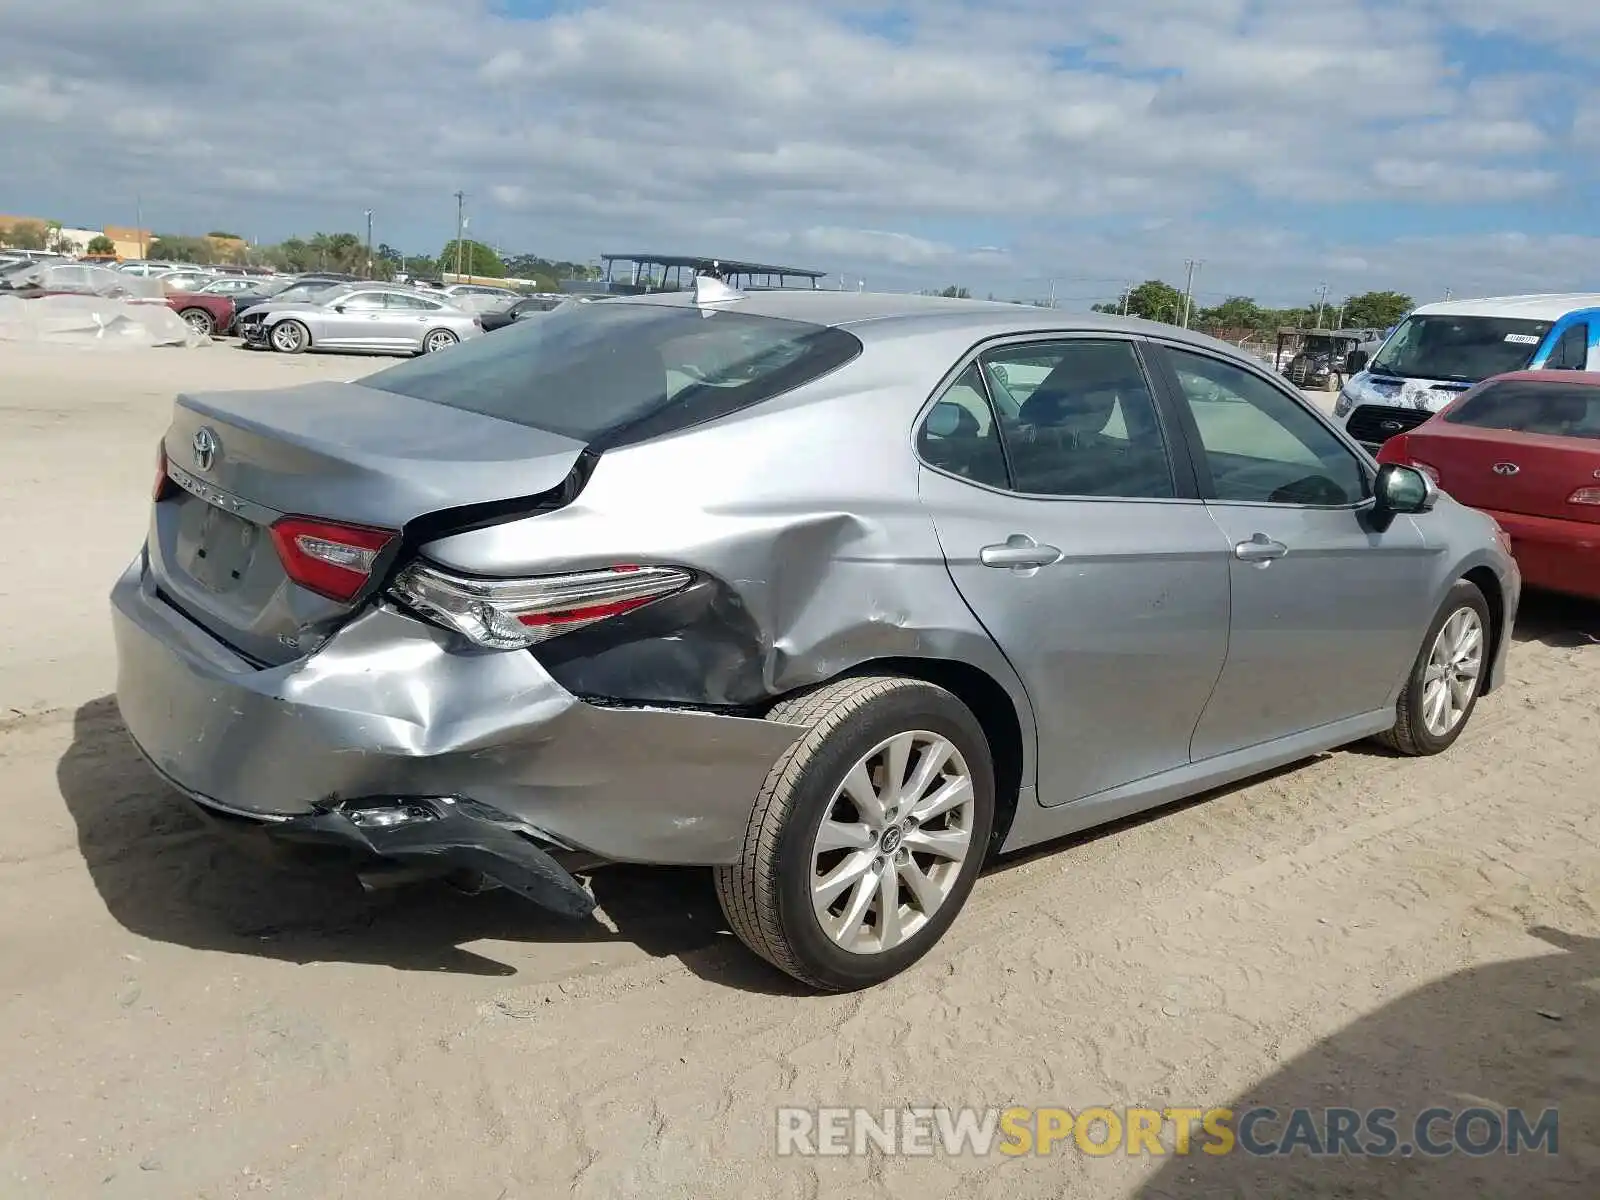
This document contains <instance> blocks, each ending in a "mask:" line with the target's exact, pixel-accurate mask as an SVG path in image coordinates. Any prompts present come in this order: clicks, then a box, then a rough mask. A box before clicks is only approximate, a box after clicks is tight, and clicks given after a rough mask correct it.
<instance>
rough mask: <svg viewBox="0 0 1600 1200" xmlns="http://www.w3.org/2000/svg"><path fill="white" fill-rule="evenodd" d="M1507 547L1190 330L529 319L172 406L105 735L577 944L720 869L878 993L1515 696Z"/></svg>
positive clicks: (318, 840)
mask: <svg viewBox="0 0 1600 1200" xmlns="http://www.w3.org/2000/svg"><path fill="white" fill-rule="evenodd" d="M1519 592H1520V581H1519V576H1518V574H1517V570H1516V567H1515V564H1514V562H1513V560H1512V558H1511V556H1510V554H1509V553H1508V550H1507V545H1506V541H1505V538H1504V535H1503V534H1502V533H1501V531H1500V530H1499V529H1498V527H1497V526H1496V525H1495V524H1494V523H1493V521H1491V520H1490V519H1489V518H1487V517H1485V516H1483V515H1481V514H1479V513H1477V512H1474V511H1472V510H1469V509H1466V508H1463V507H1460V506H1458V505H1456V504H1455V503H1453V502H1452V501H1451V500H1450V499H1449V498H1448V497H1446V496H1443V495H1441V494H1440V493H1438V492H1437V490H1436V489H1435V488H1434V486H1433V484H1432V481H1431V480H1429V479H1428V478H1427V477H1426V476H1425V475H1423V474H1420V473H1418V472H1416V471H1413V470H1411V469H1409V468H1407V467H1403V466H1385V467H1382V468H1379V467H1378V466H1377V465H1376V464H1375V463H1374V462H1373V461H1372V460H1371V459H1370V458H1369V457H1368V456H1367V455H1366V453H1365V452H1364V451H1362V450H1361V449H1360V448H1359V447H1358V446H1357V445H1355V444H1354V443H1352V442H1351V441H1349V440H1348V439H1347V438H1346V437H1345V435H1344V434H1343V433H1342V432H1340V431H1339V430H1338V429H1336V428H1335V427H1334V426H1333V425H1332V424H1331V423H1330V422H1329V421H1327V420H1325V419H1324V418H1323V417H1322V416H1321V414H1319V413H1318V412H1316V411H1315V410H1314V409H1313V408H1311V407H1310V406H1309V405H1308V404H1307V403H1306V402H1305V401H1304V400H1303V398H1302V397H1301V396H1300V395H1299V394H1298V393H1295V392H1293V391H1291V390H1289V389H1287V388H1286V387H1285V386H1284V385H1283V383H1282V382H1281V381H1280V380H1279V379H1277V378H1276V377H1275V376H1274V375H1273V374H1272V373H1271V372H1269V371H1267V370H1265V369H1264V368H1262V367H1261V366H1259V365H1258V364H1256V363H1254V362H1252V361H1250V360H1248V359H1246V358H1243V357H1241V356H1240V355H1239V354H1237V353H1236V352H1235V351H1233V350H1232V349H1231V348H1230V347H1228V346H1226V345H1224V344H1222V343H1219V342H1214V341H1211V340H1209V339H1207V338H1203V337H1200V336H1197V335H1192V334H1189V333H1187V332H1185V331H1181V330H1178V329H1175V328H1172V327H1169V326H1164V325H1151V324H1146V323H1143V322H1138V321H1131V320H1126V319H1118V318H1114V317H1099V316H1091V317H1077V316H1068V315H1066V314H1064V313H1059V312H1056V311H1054V310H1041V309H1029V308H1023V307H1020V306H1015V305H1004V304H982V303H975V302H967V301H951V300H940V299H933V298H921V297H907V296H873V295H862V294H855V293H849V294H843V293H826V292H752V293H749V294H745V293H741V292H738V291H734V290H732V289H730V288H728V287H726V286H725V285H723V284H720V283H718V282H716V281H713V280H701V281H700V282H699V284H698V286H697V288H696V290H694V291H692V292H682V293H672V294H666V295H656V296H644V297H637V298H630V299H614V300H606V301H603V302H601V303H596V304H588V305H579V306H574V307H572V308H570V309H568V310H563V311H560V312H556V313H551V314H549V315H548V316H547V317H545V318H543V319H542V320H540V321H537V322H528V323H525V324H522V325H519V326H517V327H516V328H513V329H508V330H506V331H504V332H503V333H500V334H497V335H496V336H495V337H492V338H484V339H480V340H479V341H477V342H475V343H471V344H467V345H463V346H460V347H457V348H454V349H452V350H450V351H448V352H446V353H444V354H438V355H429V356H427V357H426V358H422V359H419V360H416V361H413V362H409V363H405V364H401V365H398V366H395V367H391V368H388V369H386V370H382V371H380V372H378V373H376V374H374V375H371V376H369V377H367V378H365V379H363V380H361V381H359V382H357V383H308V384H303V385H300V386H297V387H290V388H285V389H282V390H277V391H263V392H248V393H226V394H193V395H183V396H180V397H179V398H178V400H177V403H176V406H175V411H174V415H173V420H172V424H171V426H170V428H169V429H168V431H167V433H166V435H165V437H164V439H163V441H162V444H161V449H160V457H159V465H158V470H157V474H156V479H155V488H154V506H153V512H152V519H151V523H150V530H149V535H148V539H147V540H146V543H145V545H144V547H143V549H142V550H141V551H140V553H139V555H138V557H137V559H136V560H135V561H134V562H133V563H132V564H131V565H130V566H129V568H128V570H127V572H126V573H125V574H124V575H123V576H122V578H121V579H120V580H119V581H118V582H117V584H116V586H115V589H114V591H113V595H112V606H113V612H114V619H115V626H116V641H117V652H118V657H119V682H118V700H119V703H120V705H121V710H122V713H123V717H124V720H125V721H126V724H127V727H128V729H129V731H130V732H131V733H132V735H133V737H134V739H135V741H136V742H137V743H138V745H139V747H140V748H141V750H142V751H143V753H144V755H145V756H146V758H147V759H148V760H149V761H150V763H151V764H152V765H153V766H154V768H155V769H156V770H157V771H159V772H160V773H161V775H162V776H163V777H165V778H166V779H167V780H169V781H170V782H171V783H172V784H173V785H174V786H175V787H177V788H178V789H179V790H180V791H182V792H183V793H184V794H185V795H186V796H188V797H189V798H190V800H192V801H193V802H194V803H195V804H196V805H198V806H199V807H200V808H201V809H202V810H204V811H205V812H206V813H208V814H210V815H211V816H213V817H215V818H216V819H217V820H218V821H220V822H223V823H224V824H228V825H231V826H235V827H240V828H243V829H245V830H248V831H249V832H250V834H251V836H252V837H253V838H255V839H256V840H258V841H260V842H261V843H262V844H273V845H276V846H278V847H282V848H292V849H295V850H297V851H303V852H306V853H310V854H316V855H328V856H331V857H334V858H336V859H339V860H347V861H349V862H350V863H352V864H354V865H355V866H356V867H357V868H358V869H359V870H361V871H362V872H364V873H365V874H366V875H368V877H375V876H381V875H382V874H383V873H384V872H385V871H388V872H392V873H394V874H396V875H406V874H410V875H415V874H418V873H435V874H439V875H454V876H457V877H461V878H470V879H476V880H479V881H486V882H488V883H491V884H496V885H499V886H502V887H506V888H510V889H512V890H514V891H516V892H518V893H520V894H522V895H524V896H527V897H528V898H530V899H531V900H533V901H535V902H537V903H539V904H541V905H544V906H546V907H547V908H550V909H553V910H555V911H557V912H561V913H564V914H568V915H571V916H574V917H584V916H586V915H587V914H589V912H590V911H591V909H592V907H593V901H592V899H591V897H590V895H589V893H588V891H587V889H586V887H585V886H584V884H583V883H582V882H581V879H582V877H583V876H585V875H587V874H588V873H589V872H591V871H593V870H595V869H601V868H603V866H604V864H606V863H616V862H634V863H655V864H679V865H703V866H707V867H711V868H713V869H714V870H715V874H716V879H717V887H718V891H719V894H720V896H721V900H722V904H723V908H724V911H725V913H726V916H727V919H728V922H729V924H730V926H731V928H732V929H733V931H734V932H735V933H736V934H737V935H738V936H739V937H740V938H741V939H743V940H744V942H745V943H747V944H748V945H749V946H750V947H751V948H752V949H753V950H754V951H756V952H757V953H758V954H760V955H762V956H763V957H765V958H766V959H768V960H769V961H770V962H772V963H773V964H775V965H776V966H778V967H780V968H781V969H783V970H785V971H787V972H789V973H791V974H792V975H794V976H796V977H797V978H799V979H801V980H803V981H805V982H807V983H809V984H810V985H812V986H814V987H817V988H822V989H832V990H844V989H851V988H859V987H863V986H867V985H870V984H873V983H876V982H878V981H881V980H883V979H886V978H888V977H890V976H892V975H894V974H895V973H896V972H899V971H901V970H904V969H905V968H906V967H907V966H909V965H910V964H911V963H913V962H915V961H916V960H917V959H918V958H919V957H921V956H922V955H923V954H924V953H926V952H927V951H928V949H929V948H930V947H931V946H932V945H933V944H934V943H935V942H936V941H937V940H938V939H939V938H940V936H941V935H942V934H943V933H944V932H945V930H946V929H947V928H949V926H950V924H951V922H952V921H953V920H954V919H955V918H956V915H957V913H958V911H959V910H960V909H961V907H962V905H963V903H964V902H965V901H966V899H967V897H968V894H969V893H970V892H971V890H972V888H973V885H974V883H975V881H976V879H977V876H978V874H979V872H980V870H981V868H982V866H983V863H984V861H985V860H986V859H987V858H988V857H989V856H991V855H992V854H994V853H999V852H1004V851H1009V850H1014V849H1017V848H1019V847H1023V846H1028V845H1033V844H1037V843H1040V842H1043V841H1047V840H1049V839H1052V838H1057V837H1061V836H1063V835H1065V834H1069V833H1073V832H1075V831H1078V830H1081V829H1085V828H1087V827H1090V826H1093V825H1098V824H1101V823H1103V822H1106V821H1110V820H1114V819H1117V818H1120V817H1124V816H1127V815H1128V814H1131V813H1134V812H1137V811H1139V810H1142V809H1147V808H1152V807H1155V806H1158V805H1161V804H1164V803H1167V802H1170V801H1173V800H1176V799H1179V798H1181V797H1184V796H1188V795H1192V794H1194V793H1197V792H1201V791H1204V790H1205V789H1208V788H1212V787H1216V786H1218V785H1220V784H1224V783H1227V782H1229V781H1232V780H1236V779H1240V778H1242V777H1245V776H1248V775H1251V774H1253V773H1257V772H1260V771H1263V770H1266V769H1269V768H1273V767H1276V766H1279V765H1282V764H1285V763H1289V762H1292V761H1294V760H1297V759H1301V758H1304V757H1307V756H1309V755H1311V754H1314V753H1316V752H1319V751H1322V750H1325V749H1328V748H1331V747H1334V746H1338V745H1340V744H1343V743H1347V742H1351V741H1355V740H1358V739H1361V738H1366V737H1372V736H1379V737H1382V738H1384V739H1385V740H1387V742H1388V743H1389V744H1390V745H1391V746H1392V747H1394V748H1395V749H1396V750H1398V751H1400V752H1402V753H1407V754H1431V753H1437V752H1439V751H1441V750H1444V749H1445V748H1446V747H1448V746H1449V745H1451V743H1452V742H1454V741H1455V739H1456V738H1457V736H1458V735H1459V734H1460V733H1461V730H1462V728H1463V727H1464V726H1465V724H1466V723H1467V720H1468V718H1469V716H1470V715H1471V712H1472V710H1473V706H1474V705H1475V703H1476V701H1477V699H1478V697H1479V695H1480V694H1482V693H1485V692H1488V691H1489V690H1491V689H1492V688H1493V687H1494V686H1495V685H1496V684H1497V683H1498V682H1499V680H1500V679H1501V677H1502V675H1503V673H1504V665H1505V656H1506V652H1507V647H1508V645H1509V642H1510V638H1509V637H1508V636H1507V631H1508V630H1509V629H1510V627H1511V624H1512V621H1513V618H1514V616H1515V612H1516V607H1517V602H1518V596H1519Z"/></svg>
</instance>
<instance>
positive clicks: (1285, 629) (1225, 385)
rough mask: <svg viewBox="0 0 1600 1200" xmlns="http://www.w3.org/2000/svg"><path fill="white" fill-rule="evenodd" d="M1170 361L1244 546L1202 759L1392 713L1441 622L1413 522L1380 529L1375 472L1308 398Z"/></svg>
mask: <svg viewBox="0 0 1600 1200" xmlns="http://www.w3.org/2000/svg"><path fill="white" fill-rule="evenodd" d="M1158 353H1160V354H1161V355H1162V356H1163V358H1164V361H1165V363H1166V364H1167V365H1168V367H1169V368H1170V372H1171V373H1170V374H1169V375H1167V376H1166V378H1167V380H1168V382H1169V386H1174V387H1175V390H1176V391H1177V393H1178V395H1179V398H1180V399H1181V400H1182V412H1183V416H1184V419H1185V421H1186V423H1188V424H1189V427H1190V436H1189V441H1190V443H1191V445H1192V446H1193V447H1194V459H1195V462H1194V466H1195V470H1196V473H1197V475H1198V476H1199V477H1200V481H1201V488H1202V489H1203V490H1204V494H1205V495H1206V496H1207V497H1208V500H1207V504H1208V507H1209V508H1210V510H1211V515H1212V516H1213V517H1214V518H1215V520H1216V523H1217V524H1218V525H1219V526H1220V527H1221V528H1222V530H1223V532H1224V533H1225V534H1226V535H1227V542H1228V546H1229V547H1230V549H1231V555H1230V560H1229V566H1230V571H1231V575H1232V581H1233V615H1232V621H1231V633H1230V637H1229V642H1228V661H1227V665H1226V667H1224V668H1223V671H1222V677H1221V679H1219V680H1218V681H1217V687H1216V691H1215V692H1214V693H1213V694H1212V697H1211V700H1210V702H1209V703H1208V704H1207V705H1206V709H1205V713H1204V715H1203V716H1202V717H1201V718H1200V723H1199V726H1198V728H1197V729H1196V730H1195V735H1194V744H1193V747H1192V753H1193V756H1194V758H1195V760H1196V761H1199V760H1202V759H1206V758H1211V757H1213V756H1215V755H1218V754H1226V753H1228V752H1229V751H1232V750H1240V749H1243V748H1245V747H1248V746H1255V745H1259V744H1261V743H1263V742H1269V741H1272V740H1274V739H1276V738H1280V737H1286V736H1288V735H1291V734H1294V733H1299V732H1302V731H1304V730H1308V729H1314V728H1316V727H1318V726H1321V725H1327V724H1330V723H1332V722H1335V721H1339V720H1343V719H1345V718H1347V717H1354V716H1359V715H1362V714H1365V713H1370V712H1374V711H1377V710H1379V709H1382V708H1383V707H1384V706H1385V705H1387V704H1389V703H1391V702H1392V700H1393V697H1394V694H1395V692H1396V690H1397V689H1398V687H1399V685H1400V683H1401V681H1402V680H1403V679H1404V678H1405V676H1406V673H1407V671H1408V670H1409V669H1410V667H1411V664H1412V662H1413V660H1414V659H1415V657H1416V654H1417V650H1418V647H1419V646H1420V644H1421V639H1422V636H1423V633H1424V632H1425V630H1426V627H1427V624H1428V621H1429V620H1430V618H1431V617H1432V612H1431V610H1430V608H1429V606H1430V604H1431V600H1430V594H1431V588H1430V571H1429V558H1430V552H1429V551H1428V550H1427V549H1426V547H1425V545H1424V542H1423V538H1422V534H1421V533H1420V531H1419V530H1418V529H1417V527H1416V525H1415V524H1414V523H1413V522H1412V520H1411V518H1409V517H1400V518H1398V519H1397V520H1395V521H1394V522H1393V523H1392V524H1391V525H1390V526H1389V528H1388V529H1386V530H1384V531H1381V532H1380V531H1377V530H1375V529H1374V528H1373V527H1372V525H1371V522H1370V521H1369V519H1368V514H1369V513H1370V510H1371V500H1370V496H1371V480H1372V473H1371V471H1370V469H1369V468H1368V466H1367V465H1366V464H1365V463H1364V462H1363V460H1362V459H1360V458H1359V457H1358V456H1357V455H1356V453H1355V452H1354V451H1353V450H1352V449H1350V447H1349V446H1347V445H1346V444H1345V443H1344V442H1343V441H1342V440H1341V439H1340V438H1339V437H1338V436H1337V435H1335V434H1334V432H1333V431H1332V430H1331V429H1330V428H1329V427H1328V426H1327V425H1326V424H1325V423H1324V422H1323V421H1322V420H1321V419H1320V418H1318V417H1317V415H1316V414H1315V413H1313V412H1312V411H1311V409H1310V408H1309V407H1308V406H1307V405H1306V403H1305V401H1304V400H1302V399H1301V398H1299V397H1297V396H1295V395H1293V394H1291V393H1290V392H1288V391H1286V390H1285V389H1284V388H1282V387H1280V386H1278V385H1277V384H1276V383H1274V382H1271V381H1270V380H1268V379H1267V378H1266V377H1265V376H1263V375H1260V374H1257V373H1255V372H1252V371H1249V370H1246V369H1245V368H1243V367H1241V366H1238V365H1235V364H1233V363H1230V362H1227V361H1225V360H1223V359H1221V358H1214V357H1212V356H1210V355H1207V354H1203V353H1199V352H1195V351H1191V350H1180V349H1177V348H1175V347H1166V348H1164V349H1163V350H1161V351H1159V352H1158Z"/></svg>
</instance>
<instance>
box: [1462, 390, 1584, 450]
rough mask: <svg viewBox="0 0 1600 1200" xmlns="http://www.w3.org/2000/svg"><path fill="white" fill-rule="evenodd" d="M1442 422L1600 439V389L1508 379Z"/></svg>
mask: <svg viewBox="0 0 1600 1200" xmlns="http://www.w3.org/2000/svg"><path fill="white" fill-rule="evenodd" d="M1444 419H1445V420H1446V421H1448V422H1449V423H1450V424H1452V425H1471V426H1474V427H1475V428H1478V429H1504V430H1507V431H1510V432H1515V433H1542V434H1546V435H1548V436H1551V437H1580V438H1594V439H1600V387H1597V386H1594V385H1593V384H1584V383H1568V382H1567V381H1566V380H1561V381H1560V382H1555V381H1549V380H1536V379H1506V380H1502V381H1501V382H1499V383H1491V384H1488V385H1487V386H1485V387H1484V388H1482V389H1481V390H1478V391H1474V392H1471V393H1469V394H1467V395H1466V396H1463V397H1462V398H1461V399H1460V400H1459V401H1457V402H1456V404H1455V405H1453V406H1452V407H1451V408H1450V409H1449V410H1448V411H1447V412H1446V413H1445V415H1444Z"/></svg>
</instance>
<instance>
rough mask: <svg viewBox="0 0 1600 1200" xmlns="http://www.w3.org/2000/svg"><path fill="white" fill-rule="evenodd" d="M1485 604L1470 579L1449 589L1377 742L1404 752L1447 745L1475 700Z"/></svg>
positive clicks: (1483, 650) (1485, 632)
mask: <svg viewBox="0 0 1600 1200" xmlns="http://www.w3.org/2000/svg"><path fill="white" fill-rule="evenodd" d="M1490 628H1491V626H1490V621H1489V605H1488V602H1487V601H1485V600H1484V598H1483V593H1482V592H1481V591H1479V590H1478V587H1477V585H1476V584H1474V583H1472V582H1471V581H1469V580H1466V579H1462V580H1459V581H1457V583H1456V585H1455V586H1454V587H1453V588H1451V589H1450V595H1449V596H1447V597H1446V598H1445V602H1444V604H1443V606H1442V607H1441V608H1440V609H1439V612H1438V615H1436V616H1435V617H1434V618H1433V624H1431V625H1430V626H1428V635H1427V637H1425V638H1423V639H1422V649H1421V651H1420V652H1419V653H1418V654H1417V660H1416V662H1415V663H1413V664H1412V667H1411V675H1410V677H1409V678H1407V680H1406V686H1405V690H1404V691H1402V692H1401V693H1400V702H1399V703H1398V704H1397V705H1396V706H1395V722H1394V728H1392V729H1390V730H1389V731H1388V732H1387V733H1384V734H1381V735H1380V736H1379V738H1378V740H1379V741H1380V742H1382V743H1383V744H1384V745H1386V746H1388V747H1389V748H1390V749H1391V750H1396V751H1398V752H1399V753H1401V754H1405V755H1418V756H1420V755H1427V754H1438V753H1440V752H1442V751H1444V750H1448V749H1449V748H1450V747H1451V745H1453V744H1454V742H1455V740H1456V738H1458V737H1460V736H1461V731H1462V730H1463V729H1465V728H1466V727H1467V719H1468V718H1469V717H1471V716H1472V710H1473V708H1474V707H1476V705H1477V703H1478V693H1479V692H1480V691H1481V690H1482V688H1483V673H1484V671H1486V670H1487V669H1488V665H1489V630H1490Z"/></svg>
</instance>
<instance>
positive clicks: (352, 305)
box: [334, 292, 383, 312]
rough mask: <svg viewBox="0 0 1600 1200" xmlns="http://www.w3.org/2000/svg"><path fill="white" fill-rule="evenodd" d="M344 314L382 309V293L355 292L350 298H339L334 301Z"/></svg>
mask: <svg viewBox="0 0 1600 1200" xmlns="http://www.w3.org/2000/svg"><path fill="white" fill-rule="evenodd" d="M334 303H335V304H337V305H338V306H339V307H340V308H342V309H344V310H345V311H346V312H373V311H375V310H377V309H380V308H382V307H383V293H382V292H356V293H355V294H354V295H350V296H340V297H339V298H338V299H336V300H335V301H334Z"/></svg>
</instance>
